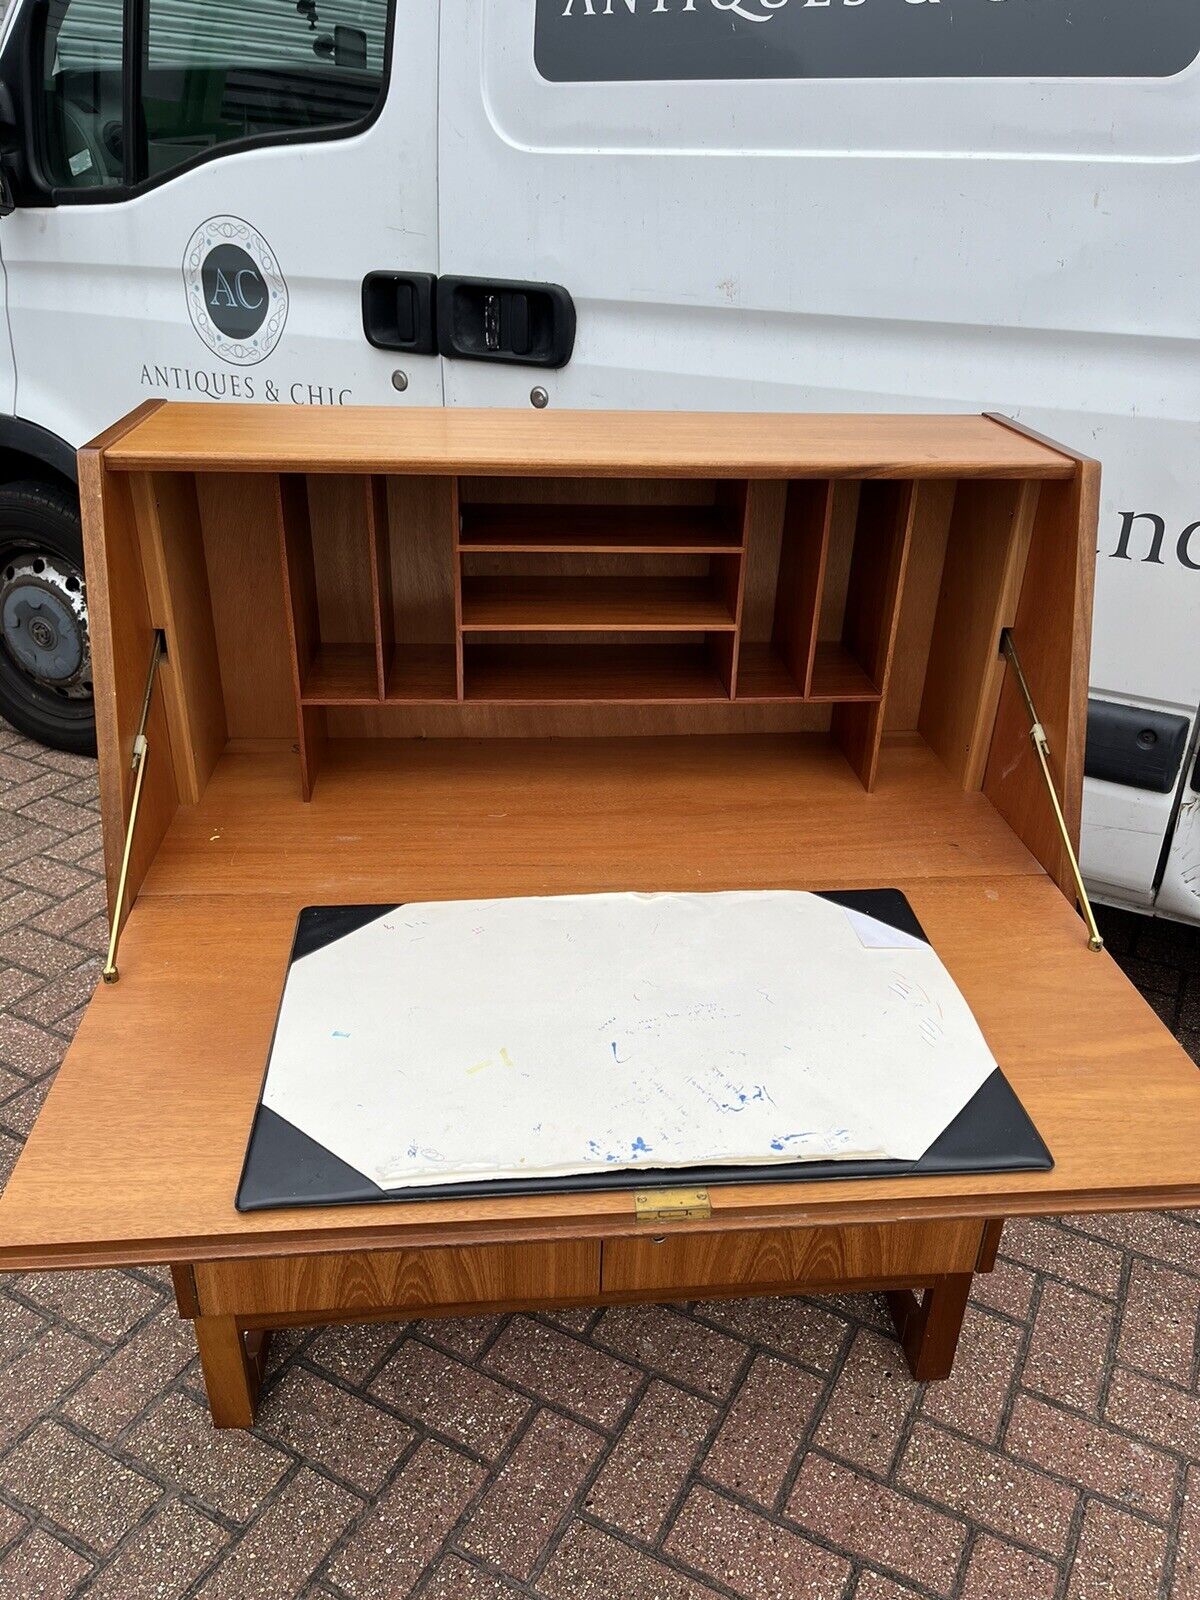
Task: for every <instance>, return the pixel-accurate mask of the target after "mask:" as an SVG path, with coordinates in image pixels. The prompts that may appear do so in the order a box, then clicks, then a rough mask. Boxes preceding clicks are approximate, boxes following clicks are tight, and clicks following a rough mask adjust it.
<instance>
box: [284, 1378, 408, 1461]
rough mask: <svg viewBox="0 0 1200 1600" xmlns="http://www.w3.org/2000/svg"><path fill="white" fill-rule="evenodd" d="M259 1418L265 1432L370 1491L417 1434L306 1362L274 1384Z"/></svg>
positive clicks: (307, 1458) (306, 1457)
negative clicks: (316, 1371)
mask: <svg viewBox="0 0 1200 1600" xmlns="http://www.w3.org/2000/svg"><path fill="white" fill-rule="evenodd" d="M256 1423H257V1431H258V1432H259V1434H260V1435H261V1436H262V1437H264V1438H266V1439H269V1440H273V1441H274V1442H276V1443H278V1444H281V1445H284V1446H285V1447H286V1448H288V1449H290V1450H293V1451H295V1452H296V1453H297V1454H299V1455H302V1456H303V1457H304V1458H305V1459H306V1460H308V1461H312V1462H316V1463H317V1464H318V1465H320V1466H322V1467H324V1468H325V1470H326V1471H327V1472H330V1473H333V1474H334V1476H336V1477H339V1478H344V1479H345V1480H346V1482H347V1483H349V1484H350V1485H351V1487H352V1488H355V1489H361V1490H363V1491H364V1492H367V1493H369V1492H371V1491H372V1490H375V1489H378V1488H379V1486H380V1485H381V1484H382V1483H383V1481H384V1479H385V1478H386V1477H387V1476H388V1475H389V1473H390V1472H391V1471H392V1469H393V1467H394V1466H395V1465H396V1463H397V1461H398V1460H399V1459H400V1457H401V1456H402V1455H403V1454H404V1452H405V1450H406V1449H407V1448H408V1447H409V1445H410V1444H411V1443H412V1441H413V1438H414V1434H413V1431H412V1429H411V1428H409V1427H408V1426H406V1424H405V1423H403V1422H400V1421H399V1420H398V1419H397V1418H396V1417H393V1416H391V1415H390V1414H389V1413H388V1412H386V1411H381V1410H380V1409H379V1407H378V1406H374V1405H371V1404H370V1402H369V1401H366V1400H362V1399H360V1398H359V1397H358V1396H357V1395H353V1394H350V1393H348V1391H347V1390H345V1389H342V1388H339V1387H338V1386H337V1385H335V1384H332V1383H329V1382H328V1381H327V1380H326V1379H324V1378H319V1377H318V1376H317V1375H316V1373H314V1372H309V1371H308V1370H307V1369H306V1368H304V1367H300V1366H293V1367H290V1368H289V1369H288V1371H287V1373H286V1374H285V1375H284V1376H283V1377H282V1378H281V1379H280V1380H279V1382H278V1383H276V1384H275V1385H274V1386H273V1387H272V1389H271V1391H270V1393H269V1394H268V1395H267V1396H266V1397H265V1399H264V1400H263V1403H262V1405H261V1407H260V1409H259V1413H258V1417H257V1418H256Z"/></svg>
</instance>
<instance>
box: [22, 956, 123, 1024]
mask: <svg viewBox="0 0 1200 1600" xmlns="http://www.w3.org/2000/svg"><path fill="white" fill-rule="evenodd" d="M101 965H102V963H101V960H100V957H99V956H98V955H96V956H91V957H89V958H88V959H87V960H86V961H83V962H81V963H80V965H79V966H77V967H73V968H72V969H71V971H70V972H64V973H63V974H62V976H61V977H59V978H54V979H53V980H52V981H51V982H50V983H47V984H44V985H43V986H42V987H41V988H40V989H38V990H37V991H36V992H35V993H34V994H28V995H26V996H25V997H24V998H23V999H22V1000H19V1001H18V1002H17V1005H16V1007H15V1009H16V1010H17V1011H18V1012H19V1013H20V1014H21V1016H23V1017H26V1018H27V1019H28V1020H29V1021H30V1022H35V1023H39V1024H40V1025H41V1026H42V1027H46V1028H52V1027H55V1026H56V1025H57V1024H58V1023H60V1022H61V1021H62V1019H63V1018H64V1017H65V1016H68V1015H69V1014H70V1013H71V1012H72V1011H77V1010H78V1009H79V1007H80V1006H83V1005H86V1004H87V1002H88V1001H89V1000H90V999H91V996H92V991H93V990H94V989H95V987H96V985H97V984H98V983H99V981H100V968H101Z"/></svg>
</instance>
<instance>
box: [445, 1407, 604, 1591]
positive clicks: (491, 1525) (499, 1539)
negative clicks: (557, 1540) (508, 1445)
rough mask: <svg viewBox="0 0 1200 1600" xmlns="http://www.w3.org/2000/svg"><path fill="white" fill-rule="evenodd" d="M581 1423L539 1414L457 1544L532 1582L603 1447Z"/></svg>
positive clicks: (474, 1513)
mask: <svg viewBox="0 0 1200 1600" xmlns="http://www.w3.org/2000/svg"><path fill="white" fill-rule="evenodd" d="M604 1443H605V1441H604V1438H603V1435H601V1434H598V1433H595V1432H593V1430H592V1429H591V1428H587V1427H585V1426H584V1425H583V1423H581V1422H572V1421H571V1419H570V1418H569V1417H562V1416H559V1415H558V1413H557V1412H554V1411H539V1412H538V1413H537V1415H536V1416H535V1417H534V1419H533V1421H532V1422H531V1423H530V1424H529V1427H528V1428H527V1429H526V1431H525V1433H524V1435H523V1436H522V1438H521V1441H520V1443H519V1444H518V1445H517V1447H516V1449H515V1450H514V1451H513V1453H512V1455H510V1456H509V1458H508V1460H507V1461H506V1462H505V1463H504V1466H503V1468H502V1470H501V1472H500V1474H499V1476H498V1477H497V1478H496V1480H495V1481H494V1483H493V1484H492V1485H491V1487H490V1488H489V1489H488V1491H487V1493H486V1494H485V1495H484V1497H483V1500H482V1501H481V1503H480V1504H479V1506H478V1508H477V1509H476V1510H475V1511H474V1512H473V1514H472V1516H471V1518H470V1521H469V1522H468V1523H467V1525H466V1527H465V1528H464V1529H463V1531H462V1532H461V1533H460V1535H459V1538H458V1543H459V1544H460V1545H461V1547H462V1549H463V1550H464V1551H466V1553H467V1554H468V1555H474V1556H478V1557H479V1558H480V1559H481V1560H483V1561H486V1562H488V1564H489V1565H491V1566H493V1567H499V1568H500V1570H501V1571H502V1572H505V1573H508V1574H509V1575H510V1576H512V1577H514V1578H528V1577H529V1575H530V1573H531V1572H532V1571H533V1568H534V1566H535V1564H536V1563H537V1560H538V1557H539V1556H540V1555H541V1554H542V1552H543V1551H544V1550H545V1548H546V1546H547V1544H548V1543H549V1541H550V1539H551V1537H552V1535H553V1534H554V1533H555V1532H556V1530H557V1528H558V1525H559V1523H560V1522H561V1521H562V1519H563V1517H564V1516H565V1515H566V1513H567V1511H568V1510H569V1508H570V1506H571V1504H572V1502H573V1501H574V1499H575V1496H576V1495H577V1494H578V1492H579V1490H580V1489H581V1488H582V1486H583V1483H584V1480H585V1478H586V1477H587V1474H588V1473H589V1472H590V1470H591V1468H592V1466H593V1464H594V1463H595V1461H596V1458H597V1457H598V1456H599V1454H600V1451H601V1449H602V1448H603V1446H604Z"/></svg>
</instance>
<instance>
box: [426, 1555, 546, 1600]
mask: <svg viewBox="0 0 1200 1600" xmlns="http://www.w3.org/2000/svg"><path fill="white" fill-rule="evenodd" d="M525 1592H526V1591H525V1590H523V1589H520V1590H519V1589H514V1588H513V1586H512V1584H511V1583H509V1582H508V1580H507V1579H506V1578H497V1577H496V1576H494V1574H492V1573H490V1572H481V1571H480V1569H479V1568H478V1567H473V1566H472V1565H471V1564H470V1562H468V1561H464V1560H463V1559H462V1557H461V1556H447V1557H446V1558H445V1559H444V1560H442V1561H439V1562H438V1564H437V1566H436V1567H435V1568H434V1569H433V1576H432V1578H431V1579H430V1580H429V1582H428V1583H427V1584H426V1585H425V1587H424V1588H423V1589H422V1590H421V1600H520V1596H521V1595H522V1594H524V1593H525Z"/></svg>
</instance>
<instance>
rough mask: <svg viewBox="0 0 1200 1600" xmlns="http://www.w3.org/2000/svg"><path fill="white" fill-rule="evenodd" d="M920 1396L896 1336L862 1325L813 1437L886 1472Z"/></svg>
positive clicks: (848, 1457) (860, 1463)
mask: <svg viewBox="0 0 1200 1600" xmlns="http://www.w3.org/2000/svg"><path fill="white" fill-rule="evenodd" d="M916 1397H917V1391H916V1389H915V1388H914V1386H913V1381H912V1378H911V1377H910V1376H909V1372H908V1367H907V1365H906V1364H905V1360H904V1355H903V1352H902V1351H901V1349H900V1346H899V1345H898V1344H897V1343H896V1341H895V1339H885V1338H884V1337H883V1336H882V1335H880V1334H878V1333H873V1332H871V1331H869V1330H867V1329H865V1328H863V1329H860V1330H859V1331H858V1332H857V1333H856V1334H855V1336H854V1343H853V1344H852V1345H851V1346H850V1350H849V1353H848V1354H847V1356H846V1360H845V1362H844V1364H843V1366H842V1370H841V1371H840V1372H839V1373H838V1377H837V1382H836V1383H835V1385H834V1389H833V1393H832V1395H831V1396H830V1398H829V1400H828V1402H827V1404H826V1406H825V1411H824V1415H823V1416H822V1418H821V1421H820V1422H819V1423H818V1425H817V1430H816V1433H815V1434H814V1435H813V1440H814V1443H816V1444H819V1445H820V1446H821V1448H822V1449H824V1450H828V1451H829V1452H830V1454H831V1455H837V1456H842V1457H844V1458H845V1459H846V1460H847V1461H853V1462H854V1463H855V1464H856V1465H857V1466H860V1467H869V1468H870V1469H871V1470H872V1471H874V1472H886V1471H887V1470H888V1468H889V1467H890V1466H891V1464H892V1460H893V1458H894V1456H895V1454H896V1451H897V1449H898V1448H899V1445H900V1439H901V1435H902V1434H903V1431H904V1426H905V1423H906V1421H907V1419H908V1414H909V1411H910V1410H911V1409H912V1406H913V1404H914V1402H915V1400H916Z"/></svg>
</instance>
